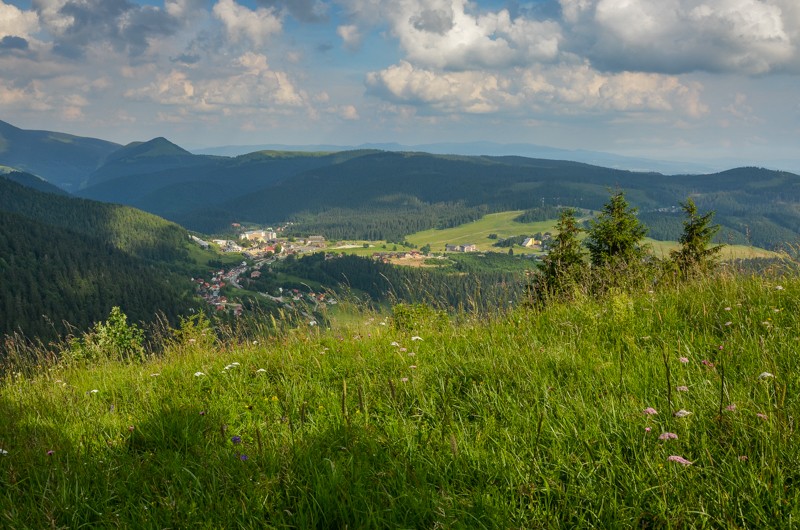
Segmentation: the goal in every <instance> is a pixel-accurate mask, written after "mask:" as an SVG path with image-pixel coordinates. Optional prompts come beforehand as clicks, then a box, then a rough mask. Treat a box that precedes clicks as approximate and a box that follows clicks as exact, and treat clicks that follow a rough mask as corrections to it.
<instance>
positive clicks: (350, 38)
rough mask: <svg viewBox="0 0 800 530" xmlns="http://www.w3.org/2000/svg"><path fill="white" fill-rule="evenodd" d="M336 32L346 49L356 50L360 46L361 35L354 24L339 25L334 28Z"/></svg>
mask: <svg viewBox="0 0 800 530" xmlns="http://www.w3.org/2000/svg"><path fill="white" fill-rule="evenodd" d="M336 34H337V35H339V37H340V38H341V39H342V41H343V42H344V47H345V48H347V49H348V50H357V49H358V48H359V46H361V37H362V35H361V33H360V32H359V30H358V26H356V25H354V24H348V25H345V26H339V27H338V28H336Z"/></svg>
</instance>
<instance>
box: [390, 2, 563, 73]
mask: <svg viewBox="0 0 800 530" xmlns="http://www.w3.org/2000/svg"><path fill="white" fill-rule="evenodd" d="M384 7H385V8H386V14H387V17H388V18H389V20H390V24H391V27H392V32H393V34H394V35H395V36H396V37H397V38H398V40H399V42H400V46H401V47H402V48H403V50H404V51H405V52H406V55H407V57H406V58H407V60H409V61H410V62H412V63H415V64H420V65H424V66H428V67H436V68H443V69H448V70H467V69H476V68H481V67H484V68H490V69H496V68H503V67H507V66H512V65H520V64H527V63H530V62H534V61H552V60H554V59H555V58H556V56H557V54H558V51H559V42H560V40H561V29H560V26H559V25H558V24H557V23H556V22H552V21H543V22H540V21H537V20H533V19H528V18H524V17H517V18H514V19H512V18H511V16H510V14H509V12H508V11H507V10H505V9H502V10H500V11H497V12H491V11H489V12H485V13H480V12H473V10H472V9H473V7H474V6H473V5H472V4H468V3H467V2H466V1H465V0H441V1H431V0H428V1H425V0H406V1H402V2H397V3H388V4H387V5H385V6H384Z"/></svg>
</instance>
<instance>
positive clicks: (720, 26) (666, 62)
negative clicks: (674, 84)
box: [560, 0, 798, 74]
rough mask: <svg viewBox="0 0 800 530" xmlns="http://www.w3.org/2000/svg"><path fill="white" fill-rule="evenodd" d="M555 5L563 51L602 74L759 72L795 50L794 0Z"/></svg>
mask: <svg viewBox="0 0 800 530" xmlns="http://www.w3.org/2000/svg"><path fill="white" fill-rule="evenodd" d="M560 2H561V6H562V12H563V15H564V20H565V22H566V23H567V27H568V28H569V31H570V36H569V43H570V49H571V50H572V51H573V52H575V53H577V54H580V55H583V56H585V57H588V58H589V59H590V60H591V61H592V63H593V64H594V65H596V66H597V67H599V68H602V69H604V70H634V71H644V72H663V73H685V72H692V71H709V72H737V73H745V74H763V73H767V72H770V71H773V70H780V69H782V68H785V67H786V66H787V65H789V64H791V62H792V61H793V60H795V59H796V55H797V52H798V50H797V43H796V42H792V38H791V35H792V34H793V33H794V34H795V35H796V31H797V29H798V14H797V13H798V8H797V7H796V6H795V7H791V5H792V2H793V0H705V1H703V2H697V1H696V0H659V1H658V2H653V1H651V0H560ZM786 8H788V9H786Z"/></svg>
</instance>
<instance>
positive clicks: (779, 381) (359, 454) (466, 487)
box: [0, 278, 800, 528]
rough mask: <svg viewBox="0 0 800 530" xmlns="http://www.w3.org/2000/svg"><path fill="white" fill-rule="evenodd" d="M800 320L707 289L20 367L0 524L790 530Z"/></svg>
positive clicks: (799, 310)
mask: <svg viewBox="0 0 800 530" xmlns="http://www.w3.org/2000/svg"><path fill="white" fill-rule="evenodd" d="M799 304H800V279H798V278H783V279H781V280H776V279H768V278H748V279H733V278H722V279H718V280H713V281H706V282H704V283H701V284H693V285H687V286H683V287H679V288H678V289H677V290H668V291H665V292H655V293H642V294H640V295H633V296H631V295H626V294H622V293H619V294H617V295H614V296H611V297H609V298H608V299H606V300H604V301H594V300H582V301H580V300H579V301H577V302H574V303H571V304H569V305H563V306H553V307H551V308H549V309H547V310H546V311H542V312H534V311H526V310H519V311H517V312H514V313H512V314H510V315H508V316H507V317H504V318H502V319H500V320H497V321H494V322H488V323H487V322H480V321H478V320H477V319H475V320H473V319H470V318H468V317H463V321H462V322H460V323H458V324H455V325H452V326H448V327H446V328H445V329H433V328H431V327H429V326H427V324H426V323H424V322H421V323H418V327H417V328H416V329H414V330H413V331H408V332H401V331H397V330H395V329H394V328H393V327H392V325H391V322H388V323H387V322H385V321H382V320H381V319H380V318H368V317H364V319H363V320H362V321H361V322H360V324H359V325H358V326H353V325H351V326H350V327H349V328H348V329H347V330H338V331H332V332H320V331H318V330H317V329H316V328H310V329H308V330H302V331H296V332H293V333H289V334H286V335H284V336H282V337H281V338H278V339H268V338H266V337H248V338H246V339H245V338H242V339H241V341H240V342H239V343H236V344H233V343H232V344H212V341H211V339H210V336H209V335H208V334H205V335H203V334H202V333H195V334H194V335H191V336H189V335H186V336H184V338H183V340H182V341H180V342H176V343H174V344H173V345H171V346H169V347H168V348H167V350H166V353H165V355H164V356H163V357H162V358H158V359H153V360H150V361H147V362H145V363H139V364H123V363H118V362H112V361H107V362H105V363H102V364H100V365H97V366H92V367H87V368H77V367H73V368H68V367H61V366H58V365H56V366H51V367H47V366H43V367H40V368H39V369H38V370H34V371H33V373H32V374H30V375H24V371H23V370H22V369H21V368H18V369H17V371H18V373H16V374H12V375H9V376H7V377H6V379H5V381H3V383H2V386H0V448H2V449H3V451H6V452H7V453H6V454H4V455H3V456H0V526H5V527H9V528H45V527H56V528H60V527H63V528H79V527H90V528H96V527H142V528H185V527H190V526H197V527H213V528H222V527H224V528H233V527H241V528H251V527H276V528H277V527H290V528H345V527H348V528H371V527H372V528H378V527H401V528H433V527H441V528H459V527H461V528H578V527H605V528H632V527H639V528H642V527H643V528H686V527H719V528H736V527H742V528H744V527H752V528H791V527H795V526H798V523H797V520H798V519H797V518H798V517H800V488H798V487H797V486H798V480H800V450H798V448H799V447H800V445H798V440H797V431H796V429H797V420H798V412H800V407H799V406H798V405H799V404H798V399H800V398H799V397H798V391H799V390H800V371H799V370H798V364H800V356H798V351H797V350H798V340H799V339H800V307H798V305H799ZM420 339H421V340H420ZM650 409H652V410H650ZM680 410H683V411H688V412H690V413H691V414H688V415H685V416H684V417H676V416H675V415H674V413H675V412H677V411H680ZM648 412H649V413H652V414H648ZM653 412H657V413H653ZM663 433H672V434H674V435H675V436H676V438H672V437H671V438H670V439H665V440H661V439H660V438H661V437H662V436H661V435H662V434H663ZM671 457H681V458H683V459H685V460H686V461H688V462H692V464H691V465H685V464H681V463H678V462H675V461H673V460H675V458H672V459H671Z"/></svg>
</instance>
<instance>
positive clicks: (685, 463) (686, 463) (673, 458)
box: [667, 455, 693, 466]
mask: <svg viewBox="0 0 800 530" xmlns="http://www.w3.org/2000/svg"><path fill="white" fill-rule="evenodd" d="M667 461H668V462H675V463H676V464H681V465H682V466H691V465H692V464H693V462H690V461H689V460H686V459H685V458H683V457H682V456H678V455H670V456H668V457H667Z"/></svg>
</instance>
